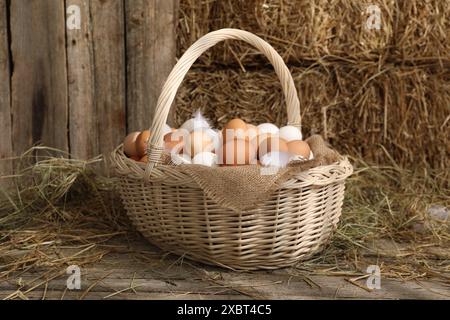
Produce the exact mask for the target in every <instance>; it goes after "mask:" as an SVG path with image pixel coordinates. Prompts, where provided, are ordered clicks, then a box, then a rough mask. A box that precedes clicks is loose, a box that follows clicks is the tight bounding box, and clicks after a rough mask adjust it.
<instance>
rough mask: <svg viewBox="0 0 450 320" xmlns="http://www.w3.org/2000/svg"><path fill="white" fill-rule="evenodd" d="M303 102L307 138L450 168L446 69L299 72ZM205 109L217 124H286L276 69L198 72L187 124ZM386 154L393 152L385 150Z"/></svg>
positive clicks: (370, 66) (358, 152)
mask: <svg viewBox="0 0 450 320" xmlns="http://www.w3.org/2000/svg"><path fill="white" fill-rule="evenodd" d="M292 73H293V77H294V80H295V83H296V87H297V89H298V91H299V95H300V98H301V107H302V110H301V112H302V117H303V131H304V134H305V135H307V136H308V135H310V134H313V133H320V134H322V135H324V136H325V137H326V138H327V139H329V140H330V142H331V143H332V144H333V145H334V146H335V147H336V148H338V150H340V151H341V152H344V153H349V154H351V155H354V156H362V157H364V158H365V159H366V160H373V161H376V162H384V163H386V162H390V161H391V160H390V157H392V159H393V160H394V161H395V162H397V164H401V165H404V166H410V165H412V164H417V163H420V164H425V165H429V166H431V167H433V168H446V167H448V166H449V164H450V163H449V157H448V148H449V145H448V136H449V134H450V128H449V123H448V121H447V120H448V119H447V118H448V106H449V105H450V90H449V89H450V85H449V81H448V73H446V72H445V69H437V70H436V71H435V72H434V73H428V72H427V70H424V69H419V68H413V67H396V66H394V65H387V66H385V67H384V68H383V69H381V70H380V69H379V66H378V64H377V63H365V64H358V65H354V64H348V63H339V64H322V65H316V66H315V67H310V68H304V67H295V68H292ZM197 109H200V110H202V111H203V112H204V113H205V115H206V116H207V117H208V118H209V119H211V120H213V122H214V125H215V126H216V127H222V126H223V124H224V123H225V122H226V121H227V120H229V119H231V118H233V117H236V116H238V117H241V118H243V119H245V120H247V121H249V122H252V123H256V124H257V123H262V122H267V121H270V122H274V123H276V124H277V125H283V124H285V123H286V112H285V105H284V99H283V96H282V92H281V86H280V84H279V82H278V79H277V78H276V76H275V73H274V72H273V70H270V69H261V70H258V71H256V70H254V71H248V72H245V73H244V72H242V71H240V70H236V69H231V70H217V69H215V68H211V69H196V70H192V71H191V72H190V73H189V74H188V76H187V79H186V80H185V82H184V84H183V86H182V88H180V91H179V94H178V96H177V113H176V114H177V115H176V121H177V122H178V124H181V123H182V122H183V121H184V120H186V119H188V118H189V117H190V116H191V115H192V114H193V112H194V111H195V110H197ZM385 150H386V151H387V153H388V154H389V155H388V154H387V153H386V151H385Z"/></svg>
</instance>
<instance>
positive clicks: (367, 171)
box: [0, 148, 450, 298]
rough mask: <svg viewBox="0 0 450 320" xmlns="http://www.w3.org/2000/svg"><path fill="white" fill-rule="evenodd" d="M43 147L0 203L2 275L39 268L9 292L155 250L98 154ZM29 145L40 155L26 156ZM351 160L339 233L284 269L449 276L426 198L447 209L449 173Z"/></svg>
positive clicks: (438, 226) (446, 241)
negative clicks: (88, 156) (141, 242)
mask: <svg viewBox="0 0 450 320" xmlns="http://www.w3.org/2000/svg"><path fill="white" fill-rule="evenodd" d="M45 150H46V149H45V148H34V149H32V150H30V151H29V152H28V153H27V154H25V155H24V156H23V157H22V159H21V161H22V165H23V166H22V168H23V169H22V170H20V171H17V174H16V175H15V177H14V179H13V180H14V184H15V188H14V190H13V192H11V193H8V194H6V193H5V192H3V193H2V198H1V201H0V282H2V281H19V282H20V275H21V274H24V273H26V272H31V271H33V272H35V273H36V274H37V277H36V279H34V280H33V281H32V282H31V283H27V287H26V288H24V289H23V290H18V291H17V292H16V293H15V295H13V296H11V297H9V298H20V297H22V298H24V297H26V295H27V294H28V293H30V292H32V291H33V290H35V289H37V288H41V289H42V287H43V286H44V285H46V283H48V281H51V280H52V279H55V278H57V277H59V276H62V275H63V271H65V268H66V267H67V266H69V265H73V264H75V265H78V266H80V267H82V266H85V265H93V264H95V263H96V262H100V261H101V260H102V259H103V258H104V257H105V256H107V255H109V254H112V253H114V252H119V251H120V250H119V248H121V250H123V248H124V247H126V248H127V252H128V254H131V257H135V258H133V259H135V260H136V261H145V255H146V254H153V255H154V253H152V252H148V253H143V252H142V248H136V249H135V250H134V249H133V246H132V245H130V243H132V241H131V239H140V237H139V235H138V234H137V233H136V232H135V231H134V230H133V228H131V227H130V224H129V221H128V219H127V218H126V217H125V214H124V212H123V209H122V207H121V206H120V201H119V200H118V199H117V197H116V194H115V187H114V186H115V179H114V178H109V177H106V176H103V175H101V174H98V169H97V165H98V163H99V161H102V159H101V158H96V159H93V160H89V161H79V160H70V159H65V158H62V157H59V158H58V157H53V156H50V155H49V156H45V155H42V154H43V153H45ZM36 151H39V154H40V155H39V157H38V161H37V163H35V164H27V163H28V160H30V159H32V158H34V156H33V154H35V152H36ZM51 154H52V155H53V150H52V153H51ZM353 162H354V164H355V167H356V170H355V174H354V175H353V176H352V177H351V178H350V179H349V180H348V184H347V193H346V199H345V204H344V210H343V215H342V219H341V222H340V224H339V228H338V230H337V232H336V235H335V236H334V238H333V240H332V241H331V243H330V244H329V245H328V246H327V247H326V249H325V250H324V252H323V253H321V254H318V255H316V256H315V257H314V258H313V259H312V260H310V261H307V262H302V263H301V264H299V265H298V266H296V267H294V268H292V269H291V270H289V271H288V272H291V273H298V272H300V273H301V274H303V275H305V274H306V275H307V274H321V275H344V274H346V275H360V274H364V273H365V268H366V267H367V265H369V264H377V265H379V266H380V267H381V271H382V274H383V276H384V277H389V278H396V279H414V278H426V277H434V278H438V279H440V280H442V281H446V282H448V281H449V279H450V264H449V262H448V261H449V260H450V256H449V252H448V247H449V245H450V233H449V227H450V221H439V220H435V219H433V218H431V217H430V215H429V214H428V213H427V209H428V208H429V207H430V206H432V205H434V206H437V205H438V206H443V207H447V208H448V207H450V196H449V195H450V192H449V185H448V180H449V179H448V178H449V177H448V173H444V172H431V171H429V172H425V171H424V170H415V171H414V170H412V169H411V170H405V169H401V168H399V167H398V166H396V165H392V166H384V167H380V166H371V165H369V164H367V163H365V162H363V161H362V160H358V159H353ZM116 249H117V250H116ZM63 252H64V254H63ZM68 252H69V253H70V254H68ZM161 259H163V257H162V258H161ZM200 268H205V269H206V268H207V267H206V266H203V265H200ZM62 270H63V271H62ZM107 271H108V270H105V273H107ZM18 285H20V283H18Z"/></svg>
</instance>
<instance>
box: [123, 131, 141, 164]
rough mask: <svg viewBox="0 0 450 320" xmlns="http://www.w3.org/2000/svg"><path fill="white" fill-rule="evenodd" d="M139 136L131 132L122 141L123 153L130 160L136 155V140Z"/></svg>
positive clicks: (137, 133)
mask: <svg viewBox="0 0 450 320" xmlns="http://www.w3.org/2000/svg"><path fill="white" fill-rule="evenodd" d="M139 134H140V132H132V133H130V134H129V135H127V136H126V137H125V139H124V140H123V152H125V154H126V155H127V156H128V157H130V158H131V157H132V156H136V155H137V150H136V138H137V137H138V135H139Z"/></svg>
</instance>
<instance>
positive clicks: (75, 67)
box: [66, 0, 100, 159]
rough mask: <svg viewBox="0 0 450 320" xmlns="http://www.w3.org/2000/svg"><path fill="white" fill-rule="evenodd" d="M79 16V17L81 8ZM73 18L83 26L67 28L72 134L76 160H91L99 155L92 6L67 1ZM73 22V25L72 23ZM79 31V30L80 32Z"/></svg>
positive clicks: (80, 2) (71, 148)
mask: <svg viewBox="0 0 450 320" xmlns="http://www.w3.org/2000/svg"><path fill="white" fill-rule="evenodd" d="M74 6H78V8H79V16H78V17H77V16H76V15H77V12H76V11H77V10H78V9H77V7H74ZM66 8H67V12H68V15H70V16H69V18H71V17H73V19H77V18H79V21H74V24H75V23H77V22H78V23H79V25H74V26H73V27H72V26H70V27H68V28H67V32H66V34H67V66H68V70H67V71H68V88H69V118H70V121H69V123H70V126H69V134H70V152H71V154H72V156H74V157H76V158H81V159H87V158H89V157H92V156H93V155H95V154H98V153H99V149H100V148H99V143H100V141H99V137H98V136H99V135H98V130H97V129H98V128H97V114H96V108H95V78H94V76H95V75H94V53H93V45H94V44H93V41H92V25H91V19H90V12H91V11H90V6H89V3H88V2H86V1H84V0H67V1H66ZM69 22H70V21H69ZM77 27H79V29H78V28H77Z"/></svg>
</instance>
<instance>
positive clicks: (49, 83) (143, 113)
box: [0, 0, 178, 175]
mask: <svg viewBox="0 0 450 320" xmlns="http://www.w3.org/2000/svg"><path fill="white" fill-rule="evenodd" d="M74 6H76V7H74ZM74 8H75V9H76V10H75V11H74V10H73V9H74ZM177 8H178V0H65V1H55V0H40V1H28V0H13V1H11V0H0V116H1V118H0V126H1V128H2V134H1V135H0V156H1V158H2V159H5V158H8V157H10V156H16V155H20V154H21V153H23V152H24V151H26V150H27V149H29V148H30V147H32V146H33V145H35V144H38V143H40V144H44V145H46V146H50V147H55V148H58V149H60V150H63V151H67V152H69V153H70V154H71V155H72V156H73V157H76V158H83V159H86V158H90V157H93V156H96V155H98V154H107V153H109V152H111V151H112V150H113V148H114V147H115V146H117V145H118V144H119V143H120V141H121V140H122V139H123V137H124V135H125V133H126V132H127V131H130V130H143V129H146V128H148V127H149V126H150V124H151V117H152V115H153V109H154V107H155V105H156V100H157V98H158V93H159V91H160V89H161V87H162V84H163V82H164V80H165V78H166V77H167V75H168V74H169V72H170V70H171V68H172V67H173V65H174V63H175V46H176V41H175V40H176V39H175V29H176V22H177V21H176V20H177ZM77 11H78V12H79V17H80V19H79V21H80V24H79V28H78V27H76V28H69V27H67V20H70V19H71V18H73V17H74V14H77ZM70 21H72V22H73V21H74V20H70ZM75 21H76V20H75ZM0 172H1V174H2V175H4V174H6V173H9V172H11V165H10V163H9V162H8V161H3V160H2V161H0Z"/></svg>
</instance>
